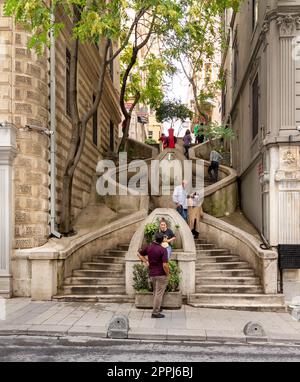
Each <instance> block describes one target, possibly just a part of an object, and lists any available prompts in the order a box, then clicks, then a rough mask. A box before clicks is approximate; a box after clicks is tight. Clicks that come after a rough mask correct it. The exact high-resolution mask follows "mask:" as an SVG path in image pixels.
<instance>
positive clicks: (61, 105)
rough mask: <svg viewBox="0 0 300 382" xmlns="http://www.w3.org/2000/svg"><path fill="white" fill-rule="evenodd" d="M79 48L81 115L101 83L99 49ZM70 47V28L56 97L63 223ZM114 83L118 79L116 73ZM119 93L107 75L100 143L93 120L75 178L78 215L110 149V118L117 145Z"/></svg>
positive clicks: (60, 43) (62, 45)
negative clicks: (67, 57)
mask: <svg viewBox="0 0 300 382" xmlns="http://www.w3.org/2000/svg"><path fill="white" fill-rule="evenodd" d="M81 48H82V49H80V51H79V68H78V69H79V71H78V95H79V97H78V100H79V102H78V108H79V114H80V116H82V115H83V113H84V112H85V111H86V110H87V108H89V107H91V105H92V100H93V94H96V87H97V83H98V74H97V73H98V67H97V62H98V51H97V48H96V46H93V47H92V46H84V47H81ZM67 49H70V35H69V33H68V31H67V30H64V31H63V33H61V35H60V36H59V38H58V40H57V43H56V73H57V77H56V87H57V90H56V97H57V102H56V105H57V189H56V190H57V222H58V224H59V223H60V214H61V200H62V192H63V190H62V185H63V175H64V170H65V166H66V160H67V153H68V150H69V147H70V139H71V133H72V125H71V119H70V117H69V116H68V115H67V112H66V50H67ZM115 82H118V80H117V78H116V74H115ZM117 102H118V93H117V92H116V90H115V89H114V88H113V86H112V81H111V79H110V76H109V75H108V74H107V78H106V83H105V88H104V94H103V100H102V103H101V104H100V106H99V109H98V144H97V145H95V144H94V143H93V129H92V119H91V120H90V121H89V123H88V127H87V135H86V142H85V147H84V150H83V154H82V157H81V159H80V161H79V163H78V166H77V169H76V171H75V175H74V181H73V193H72V215H73V218H76V217H77V216H78V214H79V213H80V211H81V210H82V209H83V208H84V207H86V206H87V204H88V202H89V199H90V195H91V187H92V182H93V176H94V175H95V170H96V165H97V162H98V160H99V159H101V158H103V155H105V153H107V152H109V151H110V121H112V122H113V123H114V147H116V145H117V139H118V124H119V122H120V118H121V117H120V112H119V105H118V103H117Z"/></svg>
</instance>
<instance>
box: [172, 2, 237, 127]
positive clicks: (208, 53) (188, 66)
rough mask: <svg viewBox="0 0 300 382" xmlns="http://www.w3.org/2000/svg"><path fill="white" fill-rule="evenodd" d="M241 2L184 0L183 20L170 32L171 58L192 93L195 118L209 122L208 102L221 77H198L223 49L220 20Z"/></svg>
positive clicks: (219, 84) (213, 95)
mask: <svg viewBox="0 0 300 382" xmlns="http://www.w3.org/2000/svg"><path fill="white" fill-rule="evenodd" d="M240 2H241V1H240V0H210V1H206V0H187V11H186V18H185V20H184V22H183V23H181V24H180V29H177V30H176V33H173V32H171V33H170V34H169V36H168V39H167V41H166V44H167V45H168V46H169V54H170V57H176V59H177V60H178V62H179V63H180V65H181V68H182V71H183V73H184V74H185V76H186V78H187V79H188V81H189V83H190V86H191V88H192V91H193V96H194V101H195V109H196V113H197V114H198V117H202V118H204V121H205V123H206V124H208V122H209V115H208V110H209V108H210V106H209V104H210V101H211V100H213V99H214V98H215V94H216V91H218V90H219V89H220V88H221V87H222V84H223V82H222V78H221V77H220V79H218V80H217V81H215V82H212V81H211V79H210V78H209V77H207V78H204V79H202V86H201V87H200V86H199V82H200V81H198V79H199V76H200V74H201V72H204V70H203V69H204V66H205V65H206V64H208V63H211V64H215V63H214V57H215V55H216V54H218V53H219V54H220V53H221V49H222V48H224V44H225V42H224V40H223V36H224V33H223V30H222V23H221V18H222V16H223V15H224V12H225V10H226V9H228V8H233V9H234V10H237V8H238V6H239V4H240Z"/></svg>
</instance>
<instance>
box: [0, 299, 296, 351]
mask: <svg viewBox="0 0 300 382" xmlns="http://www.w3.org/2000/svg"><path fill="white" fill-rule="evenodd" d="M6 313H7V314H6V320H4V321H3V320H2V321H1V320H0V336H1V335H2V336H3V335H24V334H25V335H26V334H27V335H39V336H55V337H66V336H90V337H98V338H105V337H106V336H107V326H108V324H109V321H110V319H111V318H112V317H113V316H114V315H119V314H121V315H126V316H128V318H129V325H130V330H129V334H128V338H129V339H135V340H136V339H138V340H159V341H164V340H172V341H208V342H231V343H232V342H237V343H245V342H249V343H257V342H260V343H261V342H268V343H285V344H297V345H300V322H297V321H295V320H294V319H293V318H292V317H291V316H290V315H289V314H288V313H265V312H264V313H258V312H245V311H233V310H214V309H196V308H193V307H190V306H183V307H182V309H181V310H176V311H168V310H166V311H165V312H164V314H165V315H166V317H165V318H164V319H159V320H158V319H151V310H139V309H136V308H135V307H134V304H103V303H71V302H54V301H49V302H36V301H35V302H33V301H31V300H30V299H26V298H14V299H10V300H7V301H6ZM249 321H255V322H259V323H260V324H261V325H262V326H263V327H264V330H265V332H266V335H267V336H266V337H265V338H253V337H246V336H245V335H244V333H243V328H244V326H245V325H246V323H247V322H249Z"/></svg>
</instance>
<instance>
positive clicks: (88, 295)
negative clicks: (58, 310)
mask: <svg viewBox="0 0 300 382" xmlns="http://www.w3.org/2000/svg"><path fill="white" fill-rule="evenodd" d="M128 247H129V244H120V245H118V247H117V248H114V249H108V250H105V251H104V252H103V253H101V254H100V253H99V254H98V255H96V256H94V257H93V258H92V261H90V262H84V263H82V265H81V269H77V270H73V273H72V276H71V277H67V278H66V279H65V280H64V284H63V286H62V288H61V289H60V291H59V294H58V295H56V296H55V297H54V300H60V301H89V302H119V303H124V302H130V301H132V299H130V298H129V297H128V296H127V295H126V294H125V255H126V252H127V250H128Z"/></svg>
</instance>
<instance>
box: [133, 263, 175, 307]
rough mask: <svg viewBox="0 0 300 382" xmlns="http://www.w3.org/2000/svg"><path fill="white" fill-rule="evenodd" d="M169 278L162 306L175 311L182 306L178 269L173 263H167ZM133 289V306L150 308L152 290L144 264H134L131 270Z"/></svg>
mask: <svg viewBox="0 0 300 382" xmlns="http://www.w3.org/2000/svg"><path fill="white" fill-rule="evenodd" d="M169 266H170V276H169V283H168V286H167V289H166V293H165V296H164V299H163V304H162V306H163V307H164V308H171V309H177V308H180V307H181V305H182V295H181V292H180V291H179V283H180V272H181V271H180V269H179V267H178V265H177V263H175V262H174V261H170V262H169ZM133 281H134V284H133V288H134V290H135V291H136V297H135V305H136V307H137V308H152V304H153V288H152V284H151V281H150V278H149V270H148V268H147V267H146V266H145V265H144V264H135V265H134V270H133Z"/></svg>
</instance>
